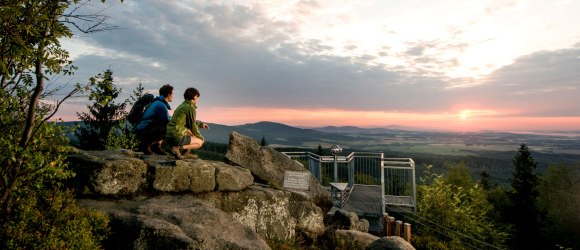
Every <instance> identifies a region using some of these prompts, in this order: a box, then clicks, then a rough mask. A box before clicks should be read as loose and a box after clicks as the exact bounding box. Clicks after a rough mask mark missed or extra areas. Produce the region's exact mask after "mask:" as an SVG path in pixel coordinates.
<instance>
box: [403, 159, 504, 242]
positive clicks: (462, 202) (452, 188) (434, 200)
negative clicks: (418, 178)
mask: <svg viewBox="0 0 580 250" xmlns="http://www.w3.org/2000/svg"><path fill="white" fill-rule="evenodd" d="M464 168H465V165H458V166H454V167H453V168H452V169H455V170H454V172H455V174H453V175H450V176H444V175H441V176H437V175H429V176H431V177H427V178H428V179H430V180H427V179H423V183H431V184H430V185H425V184H423V185H419V187H418V198H417V199H418V200H417V204H418V214H417V215H418V217H419V219H420V220H421V223H420V224H418V223H415V225H417V226H416V227H415V228H416V230H415V232H416V233H415V235H414V236H413V237H414V238H415V239H416V240H414V242H415V244H416V246H417V247H418V248H428V249H465V248H466V246H469V245H471V246H475V247H477V248H490V247H491V246H494V247H505V246H504V243H505V241H506V239H507V237H508V235H507V234H506V233H505V232H503V231H501V230H498V229H497V226H496V225H495V223H494V222H493V221H491V220H488V219H487V216H488V214H489V213H490V211H491V210H492V206H491V204H490V203H489V202H488V201H487V197H486V192H485V190H483V189H482V188H481V187H480V186H478V185H476V184H474V182H473V180H472V179H471V178H470V177H469V175H465V174H463V173H464V171H465V170H464ZM437 225H438V226H437Z"/></svg>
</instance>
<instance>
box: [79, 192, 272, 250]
mask: <svg viewBox="0 0 580 250" xmlns="http://www.w3.org/2000/svg"><path fill="white" fill-rule="evenodd" d="M79 203H80V205H81V206H83V207H87V208H93V209H97V210H100V211H103V212H105V213H107V214H109V216H110V217H111V222H110V226H111V231H112V235H111V236H110V237H109V238H108V239H107V240H106V242H105V243H104V247H105V248H106V249H270V247H269V246H268V245H267V243H266V242H265V241H264V240H263V239H262V238H260V237H259V235H258V234H256V233H255V232H254V230H253V229H251V228H249V227H247V226H244V225H242V224H240V223H238V222H237V221H236V220H235V219H234V218H232V216H231V215H228V214H227V213H224V212H222V211H220V210H218V209H216V208H214V207H212V206H210V205H208V204H206V203H204V202H202V201H200V200H198V199H195V198H194V197H192V196H190V195H173V196H157V197H153V198H149V199H145V200H141V201H138V200H118V201H97V200H80V201H79Z"/></svg>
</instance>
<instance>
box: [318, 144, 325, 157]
mask: <svg viewBox="0 0 580 250" xmlns="http://www.w3.org/2000/svg"><path fill="white" fill-rule="evenodd" d="M322 154H324V150H323V149H322V146H321V145H320V144H318V155H320V156H322Z"/></svg>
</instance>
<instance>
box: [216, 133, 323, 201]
mask: <svg viewBox="0 0 580 250" xmlns="http://www.w3.org/2000/svg"><path fill="white" fill-rule="evenodd" d="M225 158H226V159H227V160H228V161H229V162H231V163H233V164H236V165H239V166H241V167H243V168H246V169H249V170H250V171H251V172H252V174H253V175H254V177H256V179H257V181H259V182H262V183H264V184H268V185H270V186H271V187H273V188H275V189H279V190H283V189H284V174H285V171H304V172H307V171H308V170H307V169H305V168H304V166H302V165H301V164H300V163H298V162H296V161H294V160H292V159H290V158H289V157H288V156H286V155H284V154H282V153H280V152H278V151H276V150H274V149H273V148H270V147H266V146H260V145H258V143H257V142H256V140H254V139H253V138H251V137H248V136H245V135H242V134H239V133H237V132H235V131H234V132H232V133H231V134H230V144H229V148H228V152H227V153H226V156H225ZM308 174H309V180H308V183H309V186H308V190H307V191H303V193H304V194H305V195H306V197H308V198H309V199H310V200H312V201H313V202H314V203H315V204H316V205H318V206H320V207H321V208H323V210H325V211H328V210H329V209H330V207H332V202H331V201H330V198H329V197H330V194H329V193H328V191H326V189H324V188H323V187H322V186H321V185H320V183H319V182H318V180H316V178H314V176H313V175H312V174H310V172H308ZM295 192H301V191H295Z"/></svg>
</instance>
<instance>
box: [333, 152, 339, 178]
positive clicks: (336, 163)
mask: <svg viewBox="0 0 580 250" xmlns="http://www.w3.org/2000/svg"><path fill="white" fill-rule="evenodd" d="M337 160H338V155H336V154H335V155H334V182H338V162H337Z"/></svg>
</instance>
